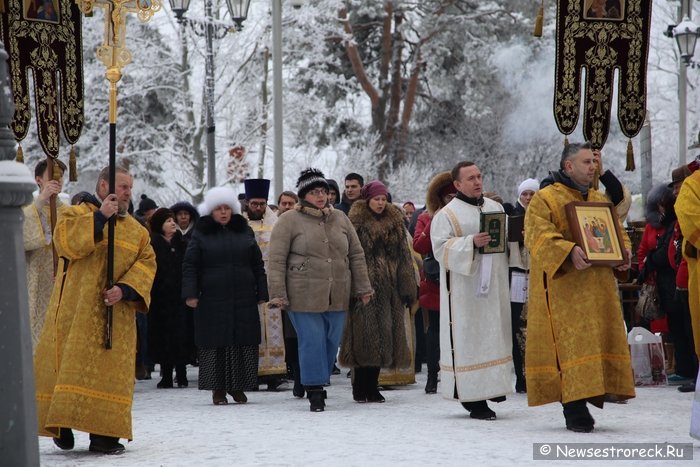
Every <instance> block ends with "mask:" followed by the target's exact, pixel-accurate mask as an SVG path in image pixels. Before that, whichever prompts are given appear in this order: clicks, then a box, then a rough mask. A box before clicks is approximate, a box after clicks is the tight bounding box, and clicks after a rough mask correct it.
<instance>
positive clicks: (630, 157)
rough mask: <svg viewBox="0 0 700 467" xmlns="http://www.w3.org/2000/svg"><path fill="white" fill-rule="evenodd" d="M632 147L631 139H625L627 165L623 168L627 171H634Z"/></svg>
mask: <svg viewBox="0 0 700 467" xmlns="http://www.w3.org/2000/svg"><path fill="white" fill-rule="evenodd" d="M634 169H635V166H634V148H633V147H632V140H631V139H629V140H627V166H625V170H626V171H627V172H634Z"/></svg>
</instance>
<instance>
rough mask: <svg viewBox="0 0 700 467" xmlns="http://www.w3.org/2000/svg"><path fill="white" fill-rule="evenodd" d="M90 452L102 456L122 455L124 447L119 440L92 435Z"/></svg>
mask: <svg viewBox="0 0 700 467" xmlns="http://www.w3.org/2000/svg"><path fill="white" fill-rule="evenodd" d="M90 451H91V452H100V453H102V454H121V453H123V452H124V445H123V444H120V443H119V438H115V437H113V436H102V435H93V434H90Z"/></svg>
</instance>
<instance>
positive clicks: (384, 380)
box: [379, 304, 418, 386]
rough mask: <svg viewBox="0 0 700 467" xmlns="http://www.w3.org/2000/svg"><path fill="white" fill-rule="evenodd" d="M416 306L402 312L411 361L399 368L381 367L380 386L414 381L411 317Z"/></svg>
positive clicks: (413, 327)
mask: <svg viewBox="0 0 700 467" xmlns="http://www.w3.org/2000/svg"><path fill="white" fill-rule="evenodd" d="M417 308H418V305H417V304H416V305H415V306H414V307H413V309H412V310H408V309H406V313H405V314H404V328H405V329H406V340H407V341H408V347H409V349H411V363H410V364H409V365H408V366H406V367H401V368H382V369H381V371H380V372H379V385H380V386H403V385H406V384H414V383H415V382H416V366H415V361H416V351H415V350H416V326H415V325H414V323H413V318H414V316H415V312H416V311H417Z"/></svg>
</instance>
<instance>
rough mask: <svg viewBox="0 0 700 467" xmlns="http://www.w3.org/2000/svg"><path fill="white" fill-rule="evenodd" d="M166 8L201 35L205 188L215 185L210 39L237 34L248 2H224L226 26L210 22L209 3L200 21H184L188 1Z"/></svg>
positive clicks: (172, 0) (208, 0)
mask: <svg viewBox="0 0 700 467" xmlns="http://www.w3.org/2000/svg"><path fill="white" fill-rule="evenodd" d="M169 1H170V8H171V10H172V11H173V13H174V14H175V17H176V18H177V20H178V22H179V23H180V24H182V25H183V26H184V25H188V26H190V28H192V30H193V31H194V33H195V34H197V35H199V36H204V38H205V41H206V45H207V50H206V54H205V60H206V70H205V71H206V73H205V74H206V82H205V91H206V111H207V112H206V117H207V119H206V125H207V140H206V141H207V189H211V188H213V187H215V186H216V148H215V132H216V125H215V124H214V47H213V44H212V42H213V38H214V37H216V38H217V39H221V38H222V37H224V36H225V35H226V33H227V32H228V31H229V30H235V31H240V30H241V28H242V27H243V21H244V20H245V19H246V18H247V16H248V8H249V7H250V0H226V4H227V5H228V12H229V14H230V15H231V19H232V20H233V22H234V23H235V26H230V25H226V24H224V23H222V22H218V21H214V19H213V14H212V0H205V3H204V16H205V19H204V20H194V19H190V18H185V13H187V10H188V9H189V7H190V0H169Z"/></svg>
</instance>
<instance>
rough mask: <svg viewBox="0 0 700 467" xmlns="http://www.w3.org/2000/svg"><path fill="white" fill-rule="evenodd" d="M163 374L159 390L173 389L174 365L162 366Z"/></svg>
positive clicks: (157, 385) (158, 385)
mask: <svg viewBox="0 0 700 467" xmlns="http://www.w3.org/2000/svg"><path fill="white" fill-rule="evenodd" d="M161 373H162V374H163V377H162V378H161V379H160V381H159V382H158V384H156V387H158V388H159V389H164V388H165V389H167V388H172V387H173V366H172V365H161Z"/></svg>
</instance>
